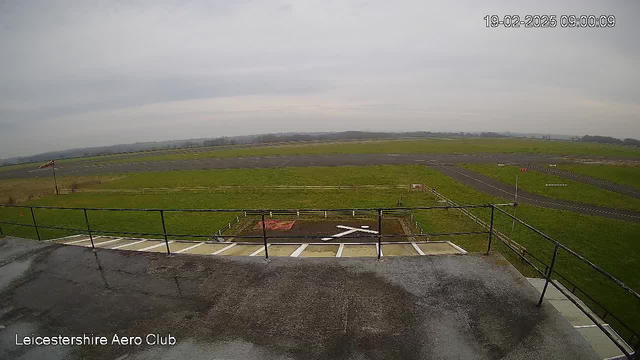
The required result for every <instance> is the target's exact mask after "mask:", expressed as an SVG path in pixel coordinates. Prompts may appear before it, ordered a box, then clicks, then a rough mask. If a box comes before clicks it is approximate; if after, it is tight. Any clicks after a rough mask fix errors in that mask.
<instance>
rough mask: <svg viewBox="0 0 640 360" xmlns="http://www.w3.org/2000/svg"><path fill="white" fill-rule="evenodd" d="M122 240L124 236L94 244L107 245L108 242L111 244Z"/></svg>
mask: <svg viewBox="0 0 640 360" xmlns="http://www.w3.org/2000/svg"><path fill="white" fill-rule="evenodd" d="M120 240H122V238H117V239H113V240H109V241H103V242H101V243H97V244H95V243H94V245H95V246H100V245H106V244H111V243H114V242H116V241H120Z"/></svg>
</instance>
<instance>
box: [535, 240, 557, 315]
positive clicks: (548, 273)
mask: <svg viewBox="0 0 640 360" xmlns="http://www.w3.org/2000/svg"><path fill="white" fill-rule="evenodd" d="M559 248H560V247H559V246H558V244H556V248H555V249H554V250H553V258H552V259H551V265H549V272H547V281H545V283H544V288H543V289H542V294H541V295H540V300H539V301H538V305H536V306H538V307H540V305H542V300H544V293H545V292H547V286H549V281H551V275H553V266H554V265H555V263H556V257H557V256H558V249H559Z"/></svg>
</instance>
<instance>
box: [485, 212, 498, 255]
mask: <svg viewBox="0 0 640 360" xmlns="http://www.w3.org/2000/svg"><path fill="white" fill-rule="evenodd" d="M495 210H496V207H495V206H494V205H491V224H490V225H489V245H488V246H487V255H489V251H491V238H492V237H493V214H494V212H495Z"/></svg>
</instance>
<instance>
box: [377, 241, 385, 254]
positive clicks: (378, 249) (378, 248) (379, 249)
mask: <svg viewBox="0 0 640 360" xmlns="http://www.w3.org/2000/svg"><path fill="white" fill-rule="evenodd" d="M378 251H380V257H383V256H384V254H383V253H382V249H381V248H380V246H379V245H378V244H376V255H378Z"/></svg>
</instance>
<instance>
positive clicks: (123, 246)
mask: <svg viewBox="0 0 640 360" xmlns="http://www.w3.org/2000/svg"><path fill="white" fill-rule="evenodd" d="M145 241H147V240H140V241H134V242H132V243H130V244H124V245H120V246H116V247H114V248H112V249H111V250H116V249H121V248H125V247H127V246H131V245H135V244H140V243H143V242H145Z"/></svg>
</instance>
